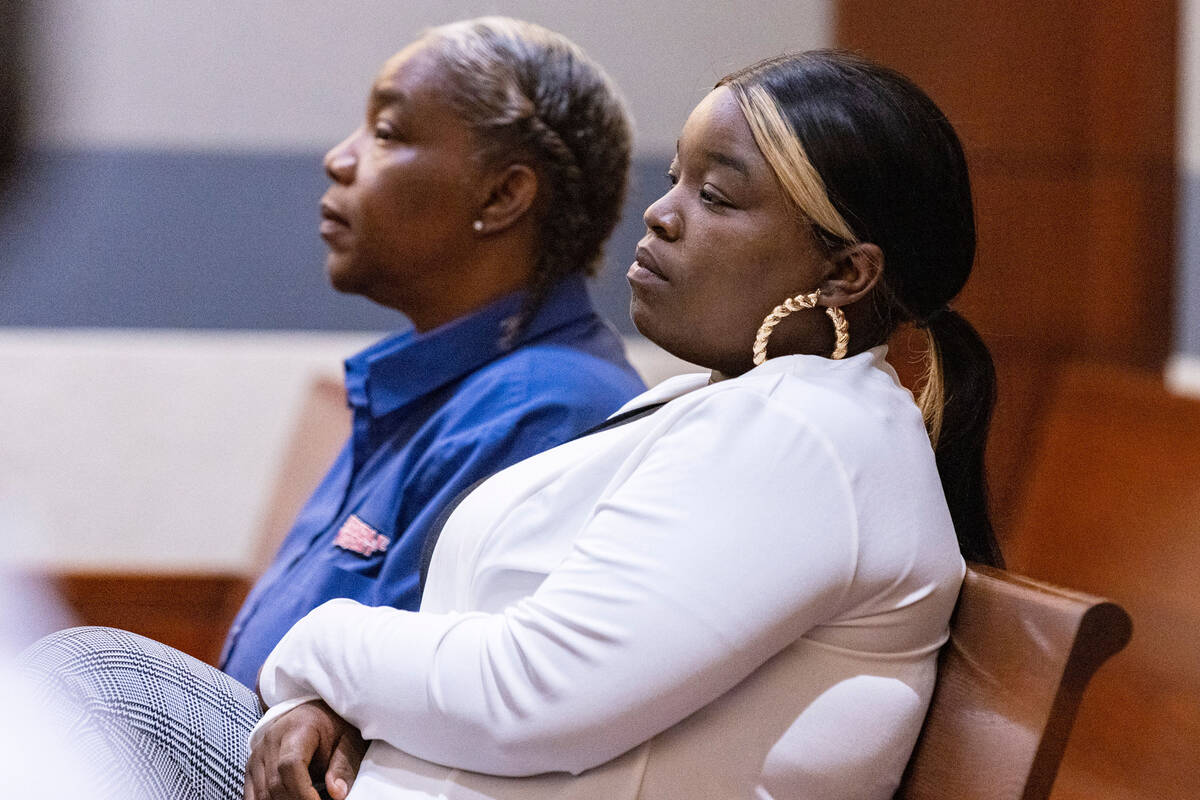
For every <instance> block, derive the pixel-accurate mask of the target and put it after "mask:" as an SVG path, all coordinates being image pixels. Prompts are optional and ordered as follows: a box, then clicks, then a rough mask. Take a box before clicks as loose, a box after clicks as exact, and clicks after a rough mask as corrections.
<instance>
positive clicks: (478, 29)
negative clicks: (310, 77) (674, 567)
mask: <svg viewBox="0 0 1200 800" xmlns="http://www.w3.org/2000/svg"><path fill="white" fill-rule="evenodd" d="M629 142H630V137H629V128H628V124H627V122H626V117H625V111H624V108H623V107H622V104H621V101H620V99H619V97H618V95H617V93H616V90H615V88H614V87H613V86H612V84H611V83H610V82H609V80H608V79H607V77H606V76H605V75H604V73H603V72H602V71H601V70H600V68H599V67H597V66H596V65H595V64H593V63H591V62H590V61H589V60H588V59H587V57H586V56H585V55H584V54H583V53H582V52H581V51H579V50H578V48H576V47H575V46H574V45H573V44H571V43H570V42H569V41H567V40H566V39H564V38H563V37H561V36H558V35H557V34H553V33H551V32H549V31H547V30H545V29H542V28H539V27H537V26H534V25H530V24H527V23H520V22H516V21H514V20H506V19H498V18H493V19H481V20H476V21H472V22H464V23H459V24H456V25H447V26H443V27H441V28H435V29H433V30H431V31H429V32H428V33H426V34H425V35H424V36H422V37H421V38H420V39H419V40H418V41H416V42H415V43H413V44H412V45H410V46H409V47H407V48H405V49H404V50H402V51H401V52H399V53H397V54H396V55H395V56H393V57H392V58H391V59H389V60H388V62H387V63H386V64H385V65H384V66H383V69H382V70H381V71H380V73H379V75H378V76H377V77H376V79H375V82H374V84H373V86H372V87H371V91H370V94H369V97H368V100H367V108H366V116H365V118H364V120H363V123H362V124H361V125H359V127H358V128H356V129H355V130H354V131H353V132H352V133H351V134H350V135H349V136H348V137H346V139H345V140H344V141H343V142H342V143H341V144H339V145H337V146H336V147H334V148H333V149H332V150H330V151H329V153H328V154H327V155H326V157H325V171H326V172H327V173H328V175H329V178H330V180H331V181H332V185H331V186H330V188H329V190H328V191H327V192H326V193H325V196H324V197H323V198H322V200H321V223H320V231H321V237H322V238H323V239H324V240H325V242H326V244H327V245H328V247H329V255H328V259H327V262H326V267H327V270H328V273H329V279H330V282H331V283H332V284H333V286H334V287H335V288H336V289H338V290H339V291H342V292H352V293H355V294H361V295H364V296H366V297H368V298H370V299H372V300H374V301H376V302H378V303H380V304H382V305H385V306H387V307H389V308H394V309H396V310H397V311H400V312H403V313H404V314H405V315H406V316H407V317H408V318H409V319H410V320H411V321H412V323H413V326H414V328H413V330H411V331H407V332H404V333H401V334H398V335H395V336H391V337H389V338H387V339H384V340H383V341H381V342H379V343H377V344H375V345H374V346H372V347H370V348H368V349H367V350H365V351H363V352H362V353H360V354H358V355H356V356H354V357H352V358H350V359H349V360H347V362H346V389H347V394H348V397H349V402H350V406H351V408H352V410H353V415H354V424H353V433H352V435H351V438H350V441H348V442H347V443H346V445H345V447H344V448H343V450H342V452H341V454H340V455H339V456H338V459H337V461H336V462H335V463H334V465H333V467H332V469H331V470H330V472H329V474H328V475H327V476H326V477H325V479H324V481H323V482H322V483H321V485H320V486H319V488H318V489H317V491H316V492H315V494H314V495H313V496H312V498H311V499H310V500H309V502H308V503H307V505H306V506H305V508H304V509H303V510H302V512H301V513H300V515H299V517H298V519H297V520H296V523H295V525H294V527H293V528H292V530H291V532H290V533H289V535H288V536H287V538H286V540H285V541H284V543H283V545H282V547H281V548H280V551H279V553H278V554H277V556H276V558H275V560H274V562H273V563H272V564H271V566H270V567H269V568H268V570H267V571H266V573H265V574H264V575H263V576H262V578H261V579H260V580H259V581H258V583H257V585H256V586H255V587H254V588H253V590H252V591H251V593H250V595H249V597H248V598H247V600H246V602H245V604H244V606H243V608H242V609H241V611H240V612H239V614H238V616H237V618H236V620H235V622H234V625H233V627H232V629H231V631H230V633H229V636H228V639H227V641H226V644H225V648H224V653H223V655H222V658H221V664H220V665H221V667H222V669H224V670H225V671H226V672H228V673H229V674H230V675H232V676H233V677H235V678H237V679H238V680H239V681H241V682H242V683H244V684H246V685H249V686H253V685H254V679H255V675H256V674H257V671H258V668H259V667H260V666H261V665H262V662H263V660H264V659H265V658H266V655H267V653H269V652H270V651H271V648H273V647H274V646H275V644H276V643H277V642H278V641H279V639H280V638H281V637H282V636H283V634H284V633H285V632H286V631H287V630H288V629H289V628H290V627H291V626H292V625H293V624H294V623H295V622H296V621H297V620H299V619H300V618H301V617H303V616H304V615H305V614H306V613H308V612H309V611H311V610H312V609H313V608H315V607H316V606H318V605H320V604H321V603H322V602H324V601H326V600H328V599H331V598H334V597H351V598H354V599H357V600H360V601H361V602H363V603H366V604H369V605H388V606H395V607H397V608H406V609H415V608H416V607H417V604H418V602H419V600H420V590H419V580H418V574H417V573H418V564H419V561H420V553H421V549H422V544H423V543H424V539H425V534H426V532H427V531H428V529H429V527H430V525H431V524H432V523H433V521H434V520H435V519H436V518H437V515H438V512H439V511H440V510H441V508H442V507H444V506H445V505H446V504H447V503H448V502H449V501H450V500H452V499H453V498H454V497H455V496H457V495H458V494H459V493H460V492H462V490H464V489H465V488H467V487H468V486H470V485H471V484H473V483H475V482H476V481H478V480H480V479H482V478H484V477H487V476H488V475H490V474H492V473H493V472H495V471H497V470H499V469H501V468H503V467H506V466H508V465H509V464H512V463H515V462H517V461H520V460H521V459H523V458H526V457H527V456H530V455H533V454H535V453H538V452H540V451H542V450H545V449H547V448H549V447H553V446H554V445H557V444H560V443H562V442H563V441H565V440H567V439H569V438H571V437H572V436H574V435H576V434H577V433H579V432H580V431H583V430H585V429H587V428H589V427H591V426H592V425H594V424H596V423H598V422H600V421H602V420H603V419H604V418H605V417H606V416H607V415H608V414H610V413H612V412H613V411H614V410H616V409H617V408H618V407H620V406H621V404H623V403H624V402H625V401H626V400H628V399H629V398H630V397H632V396H634V395H636V394H637V393H638V392H640V391H641V390H642V388H643V386H642V384H641V381H640V380H639V379H638V377H637V375H636V373H635V372H634V371H633V370H632V368H631V367H630V366H629V364H628V363H627V362H626V360H625V357H624V353H623V350H622V348H621V344H620V341H619V339H618V338H617V337H616V335H615V334H614V333H613V332H612V331H611V330H610V329H609V328H608V327H607V326H606V325H605V324H604V323H603V322H602V321H601V320H600V318H599V317H598V316H597V315H596V313H595V311H594V310H593V308H592V306H591V303H590V301H589V299H588V295H587V291H586V289H585V286H584V276H585V275H586V274H588V273H589V272H591V271H592V270H593V269H594V267H595V266H596V264H597V263H598V261H599V257H600V251H601V246H602V245H603V243H604V241H605V239H607V237H608V235H609V234H610V233H611V231H612V229H613V227H614V225H615V224H616V222H617V219H618V217H619V215H620V211H621V202H622V199H623V196H624V189H625V179H626V172H627V170H628V164H629V147H630V145H629Z"/></svg>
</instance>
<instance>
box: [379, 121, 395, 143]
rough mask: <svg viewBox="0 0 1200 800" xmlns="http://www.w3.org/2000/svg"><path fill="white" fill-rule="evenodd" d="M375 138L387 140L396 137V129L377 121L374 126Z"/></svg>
mask: <svg viewBox="0 0 1200 800" xmlns="http://www.w3.org/2000/svg"><path fill="white" fill-rule="evenodd" d="M375 138H376V139H381V140H383V141H388V140H391V139H395V138H396V131H395V129H393V128H392V126H391V125H385V124H383V123H379V124H377V125H376V126H375Z"/></svg>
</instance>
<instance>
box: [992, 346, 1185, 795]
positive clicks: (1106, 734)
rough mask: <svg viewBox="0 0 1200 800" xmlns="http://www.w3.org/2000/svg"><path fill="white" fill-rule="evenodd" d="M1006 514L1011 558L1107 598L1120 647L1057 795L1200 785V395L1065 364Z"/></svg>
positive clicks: (1096, 687) (1086, 712) (1080, 727)
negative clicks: (1128, 626)
mask: <svg viewBox="0 0 1200 800" xmlns="http://www.w3.org/2000/svg"><path fill="white" fill-rule="evenodd" d="M1042 429H1043V430H1042V434H1041V436H1040V437H1039V438H1040V441H1039V445H1038V447H1037V456H1036V459H1035V460H1034V463H1033V466H1032V470H1031V472H1032V479H1031V481H1030V483H1029V486H1028V491H1026V492H1025V493H1024V497H1023V499H1022V502H1021V504H1020V505H1021V507H1020V509H1019V512H1018V514H1017V517H1016V519H1015V520H1014V525H1013V528H1012V535H1011V537H1010V541H1009V549H1008V555H1009V559H1010V561H1011V562H1012V565H1013V567H1014V569H1017V570H1019V571H1021V572H1023V573H1026V574H1029V575H1031V576H1033V577H1037V578H1041V579H1043V580H1048V581H1052V582H1056V583H1060V584H1067V585H1070V586H1071V587H1072V588H1076V589H1080V590H1083V591H1086V592H1093V593H1096V594H1100V595H1104V596H1107V597H1110V598H1112V599H1114V600H1116V601H1117V602H1119V603H1120V604H1121V605H1123V606H1124V607H1125V608H1126V610H1127V611H1128V612H1129V613H1130V615H1131V616H1132V618H1133V631H1134V632H1133V639H1132V641H1131V642H1130V644H1129V646H1128V648H1126V650H1125V651H1123V652H1122V653H1119V654H1118V655H1117V656H1115V657H1114V658H1113V660H1112V661H1111V662H1110V663H1109V664H1108V665H1106V666H1105V667H1104V668H1103V669H1101V670H1100V671H1099V672H1098V673H1097V675H1096V677H1095V678H1094V679H1093V681H1092V683H1091V685H1090V686H1089V688H1088V692H1087V695H1086V696H1085V699H1084V702H1083V704H1082V706H1081V707H1080V711H1079V716H1078V718H1077V720H1076V726H1075V731H1074V733H1073V735H1072V738H1071V741H1070V743H1069V745H1068V748H1067V754H1066V757H1065V759H1064V761H1063V765H1062V770H1061V772H1060V775H1059V780H1058V782H1057V784H1056V787H1055V791H1054V794H1053V797H1054V798H1055V800H1083V799H1084V798H1088V800H1094V799H1095V798H1145V799H1146V800H1150V798H1155V800H1157V798H1165V797H1191V796H1195V794H1196V792H1197V788H1196V787H1197V786H1200V597H1198V596H1197V594H1196V578H1195V571H1196V564H1197V562H1198V561H1200V401H1196V400H1189V399H1184V398H1179V397H1173V396H1171V395H1169V394H1168V393H1167V391H1166V390H1165V389H1164V388H1163V386H1162V380H1161V377H1160V376H1159V375H1158V374H1156V373H1143V372H1137V371H1132V370H1129V369H1126V368H1120V367H1098V366H1077V367H1072V368H1069V369H1067V370H1065V371H1064V372H1063V375H1062V377H1061V379H1060V381H1059V384H1058V390H1057V392H1056V393H1055V396H1054V398H1053V399H1052V401H1051V403H1050V404H1049V406H1048V410H1047V413H1046V415H1045V419H1044V422H1043V425H1042Z"/></svg>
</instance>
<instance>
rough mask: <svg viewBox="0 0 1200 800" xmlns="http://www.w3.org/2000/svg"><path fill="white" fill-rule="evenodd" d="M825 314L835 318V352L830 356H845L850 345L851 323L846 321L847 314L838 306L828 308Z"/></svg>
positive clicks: (832, 318) (834, 357)
mask: <svg viewBox="0 0 1200 800" xmlns="http://www.w3.org/2000/svg"><path fill="white" fill-rule="evenodd" d="M825 316H827V317H829V318H830V319H831V320H833V334H834V344H833V352H832V353H830V355H829V357H830V358H832V359H839V358H845V357H846V348H848V347H849V346H850V323H849V322H846V315H845V314H843V313H842V310H841V309H840V308H838V307H837V306H829V307H828V308H826V309H825Z"/></svg>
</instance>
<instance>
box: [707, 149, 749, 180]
mask: <svg viewBox="0 0 1200 800" xmlns="http://www.w3.org/2000/svg"><path fill="white" fill-rule="evenodd" d="M704 157H705V158H707V159H708V160H709V161H715V162H716V163H718V164H721V165H722V166H726V167H729V168H730V169H732V170H735V171H737V172H740V173H742V175H744V176H746V177H747V178H749V177H750V168H749V167H748V166H746V162H745V161H742V160H741V159H740V158H734V157H733V156H730V155H726V154H725V153H718V152H716V151H713V150H710V151H708V152H706V153H705V154H704Z"/></svg>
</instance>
